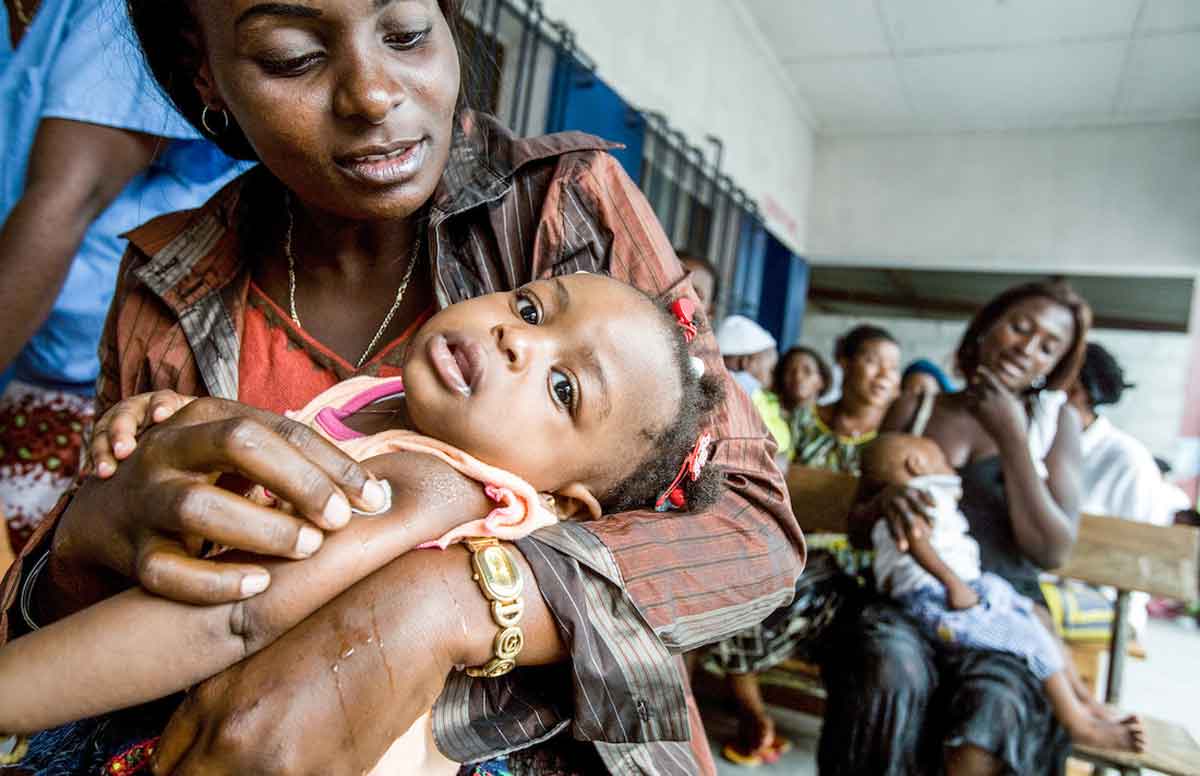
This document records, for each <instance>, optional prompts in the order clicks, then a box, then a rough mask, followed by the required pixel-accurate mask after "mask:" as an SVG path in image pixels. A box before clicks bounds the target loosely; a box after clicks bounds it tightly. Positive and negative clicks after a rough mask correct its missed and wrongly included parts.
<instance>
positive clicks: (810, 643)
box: [705, 406, 876, 674]
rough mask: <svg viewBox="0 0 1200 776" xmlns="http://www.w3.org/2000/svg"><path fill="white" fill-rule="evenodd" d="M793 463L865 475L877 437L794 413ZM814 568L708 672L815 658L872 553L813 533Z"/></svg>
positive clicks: (807, 410)
mask: <svg viewBox="0 0 1200 776" xmlns="http://www.w3.org/2000/svg"><path fill="white" fill-rule="evenodd" d="M791 432H792V443H793V445H794V457H793V458H792V462H793V463H795V464H801V465H803V466H812V467H814V468H819V469H828V470H829V471H834V472H845V473H849V474H855V475H857V474H858V473H859V456H860V454H861V452H862V448H863V446H864V445H866V444H867V443H869V442H870V441H871V440H873V439H874V438H875V436H876V432H874V431H869V432H867V433H865V434H859V435H856V436H842V435H839V434H836V433H834V431H833V430H832V429H830V428H829V426H827V425H826V424H825V422H824V421H822V420H821V417H820V415H819V414H818V413H817V410H816V408H815V407H811V406H810V407H801V408H799V409H797V410H796V411H795V412H794V413H793V414H792V420H791ZM806 539H807V540H808V550H809V554H808V565H807V566H806V567H805V569H804V574H803V575H802V576H801V577H800V579H799V580H798V581H797V582H796V596H795V598H793V599H792V602H791V603H790V604H788V605H787V606H784V607H782V608H780V609H776V610H775V611H774V612H773V613H772V614H771V615H770V616H768V617H767V619H765V620H763V621H762V622H761V623H759V624H758V625H755V626H753V627H751V628H748V629H746V630H744V631H742V632H741V633H738V634H737V635H735V636H731V637H730V638H728V639H726V640H725V641H721V642H718V643H717V644H716V645H715V646H714V647H713V648H712V649H711V650H710V651H709V653H708V655H707V657H706V659H705V667H706V668H708V669H709V670H713V671H716V672H718V673H734V674H746V673H760V672H762V671H766V670H767V669H769V668H773V667H775V666H776V665H778V664H779V663H781V662H783V661H784V660H787V659H788V658H791V657H801V658H808V659H815V658H816V657H817V649H818V647H819V645H820V643H821V642H822V641H823V640H822V639H821V635H822V634H824V633H825V632H826V631H827V630H828V628H829V626H830V625H831V624H832V622H833V620H834V616H835V615H836V614H837V611H838V608H839V606H840V604H841V603H842V602H843V601H844V600H845V599H846V598H847V597H848V596H850V595H853V594H854V593H855V591H856V590H857V589H858V587H859V583H858V582H857V581H856V579H855V577H856V575H857V574H858V572H859V570H861V569H864V568H870V565H871V560H870V554H869V553H864V552H861V551H859V550H855V549H853V548H851V547H850V543H849V542H848V541H847V539H846V536H845V534H808V535H807V536H806Z"/></svg>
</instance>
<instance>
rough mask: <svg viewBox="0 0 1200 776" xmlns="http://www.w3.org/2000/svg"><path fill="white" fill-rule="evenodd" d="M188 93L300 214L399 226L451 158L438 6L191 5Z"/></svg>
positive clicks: (449, 72) (449, 93) (355, 2)
mask: <svg viewBox="0 0 1200 776" xmlns="http://www.w3.org/2000/svg"><path fill="white" fill-rule="evenodd" d="M192 7H193V13H195V15H196V17H197V19H198V21H199V23H200V29H201V33H202V37H203V42H204V48H205V53H206V55H207V58H206V61H205V64H204V65H202V67H201V70H200V72H199V73H198V75H197V79H196V82H197V88H198V89H199V91H200V93H201V96H202V97H203V98H204V101H205V103H206V104H208V105H212V106H217V105H220V106H221V107H224V108H225V109H227V110H228V111H229V112H230V113H231V114H232V116H233V118H234V120H235V121H236V122H237V124H238V126H240V127H241V129H242V131H243V132H244V133H245V135H246V138H247V139H248V140H249V141H250V145H251V146H253V148H254V150H255V152H257V154H258V156H259V158H260V159H261V160H262V162H263V164H265V165H266V166H267V167H268V168H269V169H270V170H271V172H273V173H274V174H275V175H276V177H278V178H279V179H280V180H281V181H283V182H284V184H285V185H287V186H288V188H290V189H291V190H292V191H294V192H295V194H296V195H297V196H298V197H299V198H300V199H301V200H303V201H304V202H305V203H306V204H308V205H309V206H310V207H314V208H317V209H320V210H323V211H326V212H329V213H332V214H336V215H339V216H342V217H345V218H353V219H363V220H376V219H384V218H387V219H390V218H398V217H399V218H403V217H406V216H408V215H410V214H411V213H413V212H414V211H416V210H417V209H418V208H419V207H421V206H422V205H423V204H424V203H425V202H426V201H427V200H428V199H429V198H430V196H432V194H433V191H434V189H435V188H436V187H437V184H438V181H439V180H440V179H441V175H442V170H443V168H444V167H445V165H446V159H447V158H448V155H449V151H450V140H451V135H452V128H453V120H454V108H455V104H456V102H457V100H458V85H459V61H458V53H457V51H456V50H455V46H454V40H453V38H452V36H451V34H450V29H449V27H448V26H447V23H446V19H445V18H444V17H443V16H442V12H441V9H440V8H439V6H438V4H437V2H436V0H285V2H260V0H205V2H200V3H193V6H192Z"/></svg>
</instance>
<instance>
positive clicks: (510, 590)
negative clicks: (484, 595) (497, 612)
mask: <svg viewBox="0 0 1200 776" xmlns="http://www.w3.org/2000/svg"><path fill="white" fill-rule="evenodd" d="M474 562H475V566H476V568H477V569H478V571H479V573H480V576H481V577H482V580H483V582H484V584H485V585H486V586H487V589H488V591H489V592H490V593H491V594H492V595H493V596H494V597H496V598H500V599H508V598H516V597H517V596H518V595H520V594H521V587H522V584H521V582H522V580H521V572H520V571H519V570H518V569H517V567H516V566H515V565H514V564H513V562H512V559H511V558H510V557H509V556H508V553H507V552H506V551H505V550H504V549H503V548H500V547H485V548H484V549H483V550H482V551H480V552H477V553H475V556H474Z"/></svg>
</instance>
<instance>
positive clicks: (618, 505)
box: [598, 289, 725, 513]
mask: <svg viewBox="0 0 1200 776" xmlns="http://www.w3.org/2000/svg"><path fill="white" fill-rule="evenodd" d="M635 290H637V291H638V292H639V293H641V294H642V295H643V296H645V297H646V300H647V302H649V303H650V304H651V305H652V306H653V307H654V309H655V310H657V311H658V313H659V322H660V327H661V329H662V330H664V333H665V334H666V335H667V336H668V337H669V338H670V342H671V362H672V363H671V364H670V365H669V368H670V369H671V370H672V371H673V372H675V373H676V375H677V376H678V378H679V383H680V385H681V387H682V398H681V400H680V402H679V409H678V411H677V412H676V415H675V417H674V418H673V419H671V420H669V421H667V423H666V425H665V426H663V427H662V428H657V429H656V428H644V429H641V430H640V431H639V432H638V433H639V435H640V436H641V437H642V439H643V440H644V441H646V442H648V443H649V450H650V452H649V453H647V455H646V457H645V459H644V460H642V461H640V462H638V463H637V464H636V465H635V466H634V467H633V469H632V473H631V474H630V475H629V476H627V477H626V478H625V479H624V480H622V481H621V482H618V483H617V484H616V485H614V486H613V487H612V488H611V489H610V490H609V491H608V492H607V493H605V494H603V496H601V497H600V498H599V499H598V500H599V501H600V504H601V506H602V507H604V510H605V511H606V512H610V513H611V512H626V511H628V510H631V509H653V508H654V502H655V501H656V500H657V499H658V497H659V496H660V495H662V493H663V491H665V490H666V489H667V487H668V486H669V485H670V484H671V481H672V480H673V479H675V475H676V474H678V473H679V467H680V466H682V465H683V461H684V459H685V458H687V456H688V453H690V452H691V451H692V448H693V447H694V446H695V444H696V439H697V438H698V437H699V436H700V434H701V433H703V431H704V428H705V426H706V421H708V420H709V419H710V416H711V415H712V413H713V411H714V410H715V409H716V408H717V407H718V406H720V404H721V401H722V400H723V399H724V398H725V391H724V388H723V387H722V386H721V381H720V380H719V379H718V378H717V377H716V376H714V375H710V374H705V375H703V376H698V375H697V374H696V372H695V371H694V370H693V368H692V357H691V354H690V353H689V352H688V345H687V340H686V339H685V338H684V336H683V329H682V327H681V326H680V325H679V323H678V321H676V320H675V318H674V316H673V315H672V313H671V312H670V311H669V310H668V309H667V308H666V307H664V306H663V305H662V304H661V303H660V302H659V301H658V300H656V299H654V298H653V297H651V296H650V295H648V294H646V293H645V292H643V291H641V290H640V289H635ZM696 320H697V322H699V316H697V318H696ZM680 487H682V488H683V492H684V496H685V506H684V508H685V509H687V510H695V509H703V508H705V507H708V506H711V505H712V504H713V503H714V502H716V500H717V497H718V496H719V495H720V493H721V487H722V474H721V471H720V469H719V467H717V466H715V465H714V464H712V463H708V464H706V465H705V466H704V468H703V469H701V472H700V477H699V479H697V480H695V481H692V479H691V478H689V477H684V478H683V481H682V482H681V483H680Z"/></svg>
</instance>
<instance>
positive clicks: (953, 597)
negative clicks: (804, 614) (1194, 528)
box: [861, 433, 1145, 751]
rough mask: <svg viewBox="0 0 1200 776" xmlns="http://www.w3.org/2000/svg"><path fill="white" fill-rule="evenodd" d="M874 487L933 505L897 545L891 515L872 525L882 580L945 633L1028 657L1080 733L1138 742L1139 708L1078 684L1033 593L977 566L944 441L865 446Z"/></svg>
mask: <svg viewBox="0 0 1200 776" xmlns="http://www.w3.org/2000/svg"><path fill="white" fill-rule="evenodd" d="M861 463H862V475H863V480H864V484H866V485H867V486H868V487H872V486H876V487H877V486H884V485H901V486H905V485H906V486H908V487H911V488H917V489H920V490H924V491H925V492H927V493H928V494H929V495H930V496H931V497H932V498H933V501H934V504H935V507H934V510H933V515H932V517H931V518H930V528H931V530H930V531H929V532H928V534H923V533H922V534H921V535H914V536H911V537H910V538H909V551H908V552H907V553H904V552H900V551H899V550H898V549H897V547H896V542H895V540H894V538H893V537H892V534H891V531H890V530H889V528H888V525H887V522H886V521H884V520H880V521H879V522H878V523H876V524H875V526H874V528H873V529H872V533H871V538H872V541H873V543H874V546H875V561H874V572H875V584H876V586H877V587H878V589H879V591H880V592H881V593H884V594H886V595H889V596H891V597H892V598H893V599H895V600H896V601H897V602H898V603H899V604H900V605H901V606H903V607H904V608H905V610H907V611H908V613H909V614H911V615H912V616H913V617H915V618H916V619H917V620H918V621H919V622H920V623H921V624H922V625H923V626H924V627H925V628H927V629H929V631H930V632H932V633H933V634H935V635H936V637H937V638H938V639H940V640H941V641H943V642H948V643H952V644H956V645H961V646H963V647H970V648H973V649H987V650H995V651H999V652H1008V653H1010V654H1013V655H1016V656H1017V657H1020V658H1023V659H1024V660H1025V662H1026V663H1027V664H1028V665H1029V668H1030V670H1031V671H1032V672H1033V674H1034V675H1035V676H1036V677H1037V678H1038V679H1039V680H1040V681H1041V682H1042V686H1043V687H1044V688H1045V691H1046V695H1047V697H1048V698H1049V700H1050V705H1051V708H1052V709H1053V711H1054V716H1055V717H1057V718H1058V721H1059V722H1061V723H1062V725H1063V726H1064V727H1065V728H1066V729H1067V732H1069V733H1070V734H1071V739H1072V740H1073V741H1075V742H1076V743H1080V744H1086V745H1089V746H1096V747H1102V748H1107V749H1122V750H1127V751H1141V750H1142V749H1144V748H1145V735H1144V733H1143V730H1142V725H1141V722H1140V720H1139V719H1138V718H1137V717H1134V716H1129V717H1125V718H1123V719H1113V718H1112V717H1110V716H1108V714H1107V713H1105V710H1104V709H1103V707H1101V706H1099V705H1098V704H1096V703H1095V702H1094V701H1093V702H1090V703H1089V702H1087V701H1086V700H1085V699H1084V698H1083V697H1081V693H1080V692H1077V690H1076V688H1075V687H1073V686H1072V682H1071V680H1070V677H1069V675H1068V667H1067V666H1066V663H1065V661H1064V654H1063V650H1062V647H1061V646H1060V645H1059V643H1058V641H1057V640H1056V639H1055V638H1054V637H1053V636H1052V635H1051V634H1050V632H1049V631H1047V630H1046V628H1045V627H1044V626H1043V625H1042V623H1041V621H1039V620H1038V619H1037V615H1036V614H1035V613H1034V610H1033V602H1032V601H1031V600H1030V599H1028V598H1026V597H1025V596H1022V595H1020V594H1018V593H1017V592H1016V591H1015V590H1014V589H1013V587H1012V585H1010V584H1009V583H1008V582H1007V581H1005V580H1004V579H1003V578H1001V577H998V576H996V575H995V574H991V573H988V572H983V571H981V570H980V563H979V545H978V544H976V542H975V540H974V539H972V538H971V536H970V535H969V534H968V533H967V531H968V525H967V519H966V517H965V516H964V515H963V513H962V512H961V511H960V510H959V508H958V501H959V498H960V497H961V496H962V491H961V489H960V483H959V478H958V475H957V474H955V472H954V469H952V468H951V467H950V465H949V463H947V461H946V458H945V456H944V455H943V454H942V450H941V448H940V447H938V445H937V443H936V442H934V441H933V440H931V439H926V438H924V437H916V436H912V435H908V434H897V433H891V434H882V435H881V436H880V437H879V438H878V439H876V440H875V441H874V442H872V443H871V444H870V445H869V446H868V447H867V448H866V449H865V450H864V451H863V454H862V461H861Z"/></svg>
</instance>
